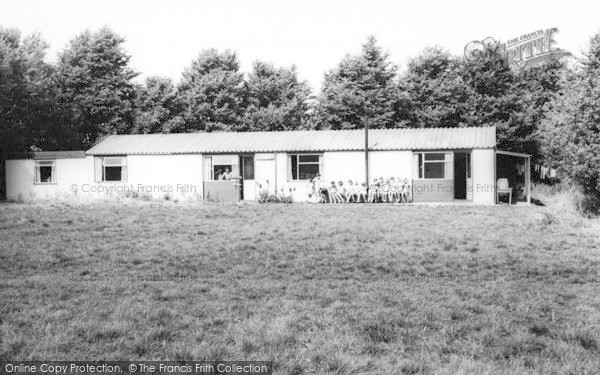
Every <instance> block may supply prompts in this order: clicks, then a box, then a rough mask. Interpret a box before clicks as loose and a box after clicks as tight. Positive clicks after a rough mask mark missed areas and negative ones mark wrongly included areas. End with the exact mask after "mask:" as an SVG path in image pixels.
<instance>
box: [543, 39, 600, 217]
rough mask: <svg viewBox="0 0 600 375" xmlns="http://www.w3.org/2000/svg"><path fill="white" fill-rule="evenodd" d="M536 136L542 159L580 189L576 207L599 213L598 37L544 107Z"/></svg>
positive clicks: (599, 62)
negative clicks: (538, 138) (579, 198)
mask: <svg viewBox="0 0 600 375" xmlns="http://www.w3.org/2000/svg"><path fill="white" fill-rule="evenodd" d="M548 108H549V111H548V113H547V114H546V116H545V118H544V120H543V121H542V124H541V127H540V136H541V140H542V150H543V152H544V155H545V156H546V159H547V160H548V161H550V162H551V163H552V165H553V166H555V167H557V168H558V169H559V171H560V172H561V174H562V175H564V176H567V178H568V179H569V180H570V181H571V182H572V183H574V184H575V185H576V186H578V187H580V188H581V190H582V192H583V194H584V199H583V200H582V202H580V203H581V206H580V208H581V209H583V210H585V211H588V212H598V211H600V167H599V166H600V34H597V35H595V36H594V37H593V38H592V40H591V42H590V46H589V51H588V53H587V55H586V58H585V59H584V60H582V65H581V67H579V69H577V70H576V71H575V72H573V73H572V74H568V75H565V77H564V79H563V88H562V89H561V90H560V92H559V94H558V95H556V96H555V97H554V99H553V100H552V102H551V103H550V104H549V105H548Z"/></svg>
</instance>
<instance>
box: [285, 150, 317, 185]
mask: <svg viewBox="0 0 600 375" xmlns="http://www.w3.org/2000/svg"><path fill="white" fill-rule="evenodd" d="M322 170H323V155H322V154H292V155H289V156H288V172H289V173H288V174H289V176H290V178H291V179H292V180H312V179H313V178H314V177H315V176H316V175H318V174H322V172H323V171H322Z"/></svg>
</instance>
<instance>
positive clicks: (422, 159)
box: [413, 152, 452, 180]
mask: <svg viewBox="0 0 600 375" xmlns="http://www.w3.org/2000/svg"><path fill="white" fill-rule="evenodd" d="M413 157H414V159H415V164H416V169H417V173H416V174H417V178H418V179H424V180H427V179H431V180H433V179H437V180H446V179H451V178H452V153H451V152H417V153H415V154H414V155H413Z"/></svg>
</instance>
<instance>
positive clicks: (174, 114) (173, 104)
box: [133, 77, 183, 134]
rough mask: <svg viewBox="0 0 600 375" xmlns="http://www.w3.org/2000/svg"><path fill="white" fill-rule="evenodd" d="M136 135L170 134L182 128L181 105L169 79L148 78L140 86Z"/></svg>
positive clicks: (135, 127)
mask: <svg viewBox="0 0 600 375" xmlns="http://www.w3.org/2000/svg"><path fill="white" fill-rule="evenodd" d="M136 103H137V104H136V107H137V113H136V118H135V125H134V129H133V132H134V133H142V134H145V133H169V132H171V131H172V130H173V129H177V128H179V127H180V126H182V123H183V119H182V117H181V115H180V112H181V108H180V107H181V105H180V102H179V100H178V95H177V90H176V89H175V85H174V84H173V82H172V81H171V79H169V78H164V77H148V78H146V81H145V83H144V85H140V86H138V92H137V102H136Z"/></svg>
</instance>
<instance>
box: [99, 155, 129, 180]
mask: <svg viewBox="0 0 600 375" xmlns="http://www.w3.org/2000/svg"><path fill="white" fill-rule="evenodd" d="M95 172H96V181H99V182H125V181H127V157H125V156H104V157H97V158H96V171H95Z"/></svg>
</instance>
